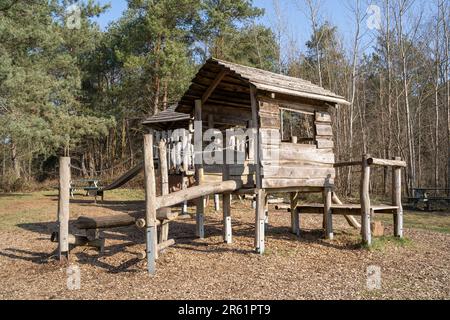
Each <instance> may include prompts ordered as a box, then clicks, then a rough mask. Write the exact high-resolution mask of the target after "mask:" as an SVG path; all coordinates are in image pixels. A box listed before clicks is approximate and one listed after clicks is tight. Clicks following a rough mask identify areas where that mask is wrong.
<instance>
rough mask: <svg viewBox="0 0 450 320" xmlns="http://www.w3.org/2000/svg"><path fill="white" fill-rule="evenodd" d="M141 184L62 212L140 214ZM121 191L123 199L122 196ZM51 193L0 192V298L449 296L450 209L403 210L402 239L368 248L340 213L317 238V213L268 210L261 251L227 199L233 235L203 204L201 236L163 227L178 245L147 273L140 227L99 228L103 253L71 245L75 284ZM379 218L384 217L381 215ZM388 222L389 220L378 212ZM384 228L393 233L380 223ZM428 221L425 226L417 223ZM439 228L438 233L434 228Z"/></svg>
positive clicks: (243, 211) (238, 208)
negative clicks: (328, 234) (298, 231)
mask: <svg viewBox="0 0 450 320" xmlns="http://www.w3.org/2000/svg"><path fill="white" fill-rule="evenodd" d="M141 199H143V193H142V192H139V191H120V192H113V193H107V198H106V202H105V203H104V204H103V205H94V204H93V203H92V201H90V199H88V198H84V197H77V199H76V200H75V201H73V202H72V204H71V217H72V218H73V219H75V218H76V217H78V216H80V215H91V216H96V215H105V214H120V213H123V212H126V213H129V214H132V215H139V214H142V210H143V203H142V202H141V201H140V200H141ZM125 200H126V201H125ZM56 206H57V198H56V197H55V193H54V192H42V193H34V194H30V195H8V196H4V195H0V282H1V284H2V285H1V286H0V299H187V300H189V299H449V298H450V289H449V287H450V270H449V265H450V235H449V234H448V228H449V227H450V218H449V216H450V214H448V213H447V214H445V213H439V214H432V215H430V214H428V213H423V214H419V213H413V214H411V213H409V212H408V213H407V214H406V217H405V220H406V230H405V234H406V236H407V240H403V241H398V240H396V239H393V238H391V237H389V236H387V237H385V238H382V239H378V240H376V242H375V244H374V246H373V247H372V248H371V249H370V250H367V249H365V248H362V247H361V245H360V244H359V241H360V237H359V235H358V233H357V232H356V231H354V230H352V229H351V228H349V227H348V226H347V225H346V223H345V220H343V219H341V218H339V217H337V218H335V229H336V239H335V240H334V241H325V240H323V239H322V234H321V232H320V231H318V229H319V228H320V226H321V224H322V222H321V218H320V217H319V216H308V217H305V218H304V219H303V220H302V231H303V233H302V237H301V239H297V238H296V237H295V236H293V235H291V234H290V233H289V228H288V226H289V219H290V218H289V214H287V213H284V212H277V211H275V210H271V216H270V225H269V227H268V230H267V252H266V254H265V255H264V256H259V255H256V254H254V253H253V233H254V227H253V219H254V212H253V210H251V209H250V207H249V203H241V202H239V201H235V202H234V203H233V231H234V234H233V244H232V245H225V244H224V243H223V241H222V238H221V223H222V219H221V213H215V212H213V211H212V210H211V208H209V209H208V210H209V212H208V215H207V220H206V239H205V240H199V239H195V238H194V237H193V235H194V230H195V225H194V222H193V221H186V222H177V223H174V224H173V225H172V226H171V237H173V238H175V239H176V241H177V244H176V245H175V246H174V247H172V248H170V249H168V250H167V251H166V252H165V254H164V255H162V256H161V258H160V259H159V261H158V265H157V268H158V274H157V276H156V277H154V278H150V277H149V276H148V275H147V274H146V272H145V262H144V261H139V260H138V259H137V258H136V254H137V253H138V252H140V251H142V250H144V247H145V245H144V235H143V234H142V233H141V232H140V231H138V230H137V229H136V228H134V227H131V228H120V229H115V230H111V231H107V232H105V236H106V238H107V243H106V245H107V248H106V252H105V253H104V254H103V255H101V256H99V255H98V253H97V252H96V251H95V250H91V249H86V248H76V249H75V250H73V252H72V255H71V259H72V260H71V263H73V264H76V265H78V266H79V267H80V269H81V290H76V291H70V290H67V287H66V281H67V276H66V268H65V266H61V265H58V264H56V263H55V262H54V260H53V259H52V258H51V257H52V255H53V252H54V250H55V248H56V246H55V245H54V244H52V243H50V241H49V234H50V232H51V230H52V228H54V225H55V224H54V223H53V222H52V221H54V220H55V217H56ZM383 219H387V218H384V217H383ZM386 221H388V220H386ZM387 229H388V230H387V232H388V234H391V233H392V230H391V227H390V226H389V225H388V226H387ZM425 229H427V230H425ZM439 231H441V232H439ZM371 265H376V266H379V267H381V270H382V289H381V290H377V291H369V290H368V289H367V286H366V281H367V277H366V270H367V267H368V266H371Z"/></svg>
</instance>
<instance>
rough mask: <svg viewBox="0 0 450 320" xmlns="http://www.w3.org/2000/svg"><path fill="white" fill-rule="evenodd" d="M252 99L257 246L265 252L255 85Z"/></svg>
mask: <svg viewBox="0 0 450 320" xmlns="http://www.w3.org/2000/svg"><path fill="white" fill-rule="evenodd" d="M250 101H251V106H252V122H251V125H252V129H253V137H252V138H253V144H252V147H253V150H254V154H253V158H254V159H253V160H254V163H255V169H256V170H255V171H256V210H255V211H256V212H255V247H256V252H258V253H259V254H264V251H265V226H266V217H265V215H266V214H265V211H266V210H265V204H266V197H267V195H266V192H265V190H264V189H263V188H262V175H261V154H260V153H261V152H260V141H259V123H260V122H259V115H258V112H259V106H258V98H257V89H256V87H255V86H254V85H250Z"/></svg>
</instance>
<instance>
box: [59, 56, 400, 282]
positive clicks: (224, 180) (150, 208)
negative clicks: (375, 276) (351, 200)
mask: <svg viewBox="0 0 450 320" xmlns="http://www.w3.org/2000/svg"><path fill="white" fill-rule="evenodd" d="M348 104H349V103H348V102H347V101H346V100H345V99H344V98H343V97H341V96H338V95H336V94H334V93H332V92H330V91H328V90H325V89H323V88H321V87H319V86H316V85H314V84H312V83H311V82H308V81H305V80H302V79H298V78H293V77H288V76H284V75H279V74H275V73H271V72H267V71H263V70H259V69H255V68H250V67H245V66H241V65H237V64H234V63H229V62H225V61H221V60H216V59H210V60H208V61H207V62H206V63H205V65H203V66H202V68H201V69H200V70H199V71H198V73H197V75H196V76H195V78H194V79H193V80H192V84H191V85H190V87H189V89H188V90H187V92H186V93H185V94H184V96H183V97H182V98H181V100H180V101H179V103H178V104H177V105H175V106H173V107H170V108H168V109H167V110H166V111H163V112H161V113H159V114H158V115H156V116H154V117H151V118H149V119H147V120H145V121H144V126H145V127H146V128H147V131H148V132H147V133H146V134H145V135H144V158H145V159H144V164H143V168H144V171H145V191H146V210H145V211H146V213H145V219H139V221H137V225H138V226H139V227H140V228H145V230H146V244H147V245H146V252H145V254H144V255H143V256H146V257H147V263H148V271H149V272H150V273H152V274H153V273H154V272H155V260H156V259H157V256H158V253H159V251H160V250H162V249H163V248H166V247H167V246H168V245H171V244H173V242H174V241H173V240H169V239H168V227H169V224H170V221H173V219H176V217H177V215H176V214H173V212H171V210H170V208H173V207H174V206H178V205H182V204H183V206H184V209H183V210H182V211H186V204H187V202H188V201H195V204H196V215H195V218H196V225H197V228H196V229H197V236H198V237H200V238H203V237H204V212H205V197H209V196H212V195H215V201H216V209H217V208H218V205H217V202H218V199H219V198H218V195H223V197H222V200H223V205H222V208H223V238H224V241H225V242H226V243H231V242H232V212H231V201H230V200H231V197H232V196H233V195H237V196H242V195H251V196H254V198H255V200H256V205H255V248H256V251H257V252H259V253H261V254H262V253H264V250H265V241H264V240H265V230H266V228H265V226H266V222H267V219H266V218H267V217H266V216H267V214H268V205H267V203H268V202H267V199H268V195H270V194H289V195H290V199H291V204H290V211H291V229H292V232H293V233H295V234H298V235H300V216H301V215H302V214H309V213H312V214H318V213H319V214H323V217H324V230H325V237H326V238H328V239H332V238H333V224H332V220H333V219H332V217H333V215H344V216H345V217H346V218H347V221H348V222H349V223H350V224H351V225H352V226H353V227H355V228H359V227H360V228H361V234H362V238H363V242H364V243H366V244H369V245H370V243H371V219H372V218H373V217H374V215H375V214H376V213H384V214H392V215H393V217H394V226H395V227H394V232H395V235H396V236H398V237H402V236H403V209H402V204H401V168H402V167H405V166H406V163H405V162H404V161H401V159H400V158H395V159H392V160H384V159H376V158H372V157H371V156H369V155H364V156H363V157H362V159H360V160H357V161H352V162H347V163H336V155H335V152H334V140H333V139H334V138H333V118H332V116H331V112H330V111H331V109H332V108H336V107H337V106H338V105H341V106H343V107H345V106H346V105H348ZM230 130H233V132H238V134H234V135H232V138H229V137H228V133H229V132H230ZM219 137H220V138H219ZM211 146H213V147H211ZM207 159H209V160H211V159H216V160H217V159H222V160H224V161H222V162H220V161H219V162H213V163H211V162H210V161H206V160H207ZM230 159H232V161H230ZM375 165H378V166H389V167H392V182H393V183H392V203H390V204H389V205H381V206H380V205H377V206H374V205H372V204H371V202H370V196H369V193H370V168H371V166H375ZM343 166H359V167H360V168H361V188H360V198H361V204H360V205H345V204H343V203H342V202H340V200H339V199H338V197H337V196H336V195H335V194H334V184H335V178H336V168H337V167H343ZM62 167H64V166H62ZM174 176H178V177H180V180H179V187H177V188H171V187H170V186H171V183H170V181H171V180H173V179H172V178H173V177H174ZM157 183H158V184H161V186H160V188H159V186H158V188H157V186H156V184H157ZM62 185H64V183H62ZM172 185H173V184H172ZM61 190H62V189H61ZM157 190H158V193H157ZM159 190H160V191H159ZM302 193H319V194H322V195H323V202H322V203H321V204H312V205H302V206H299V205H298V198H299V195H300V194H302ZM63 198H64V199H62V200H61V196H60V209H61V208H62V210H61V212H63V213H64V211H65V210H64V206H65V205H66V201H67V200H66V198H68V197H67V196H64V193H63ZM61 206H62V207H61ZM182 213H184V212H182ZM353 216H361V221H360V223H359V222H358V221H357V220H356V219H355V218H354V217H353ZM67 219H68V217H65V218H63V219H61V214H60V233H59V234H60V235H64V234H67V232H68V227H67V224H66V223H65V222H64V223H61V220H63V221H66V220H67ZM91 220H92V219H91ZM91 220H90V221H91ZM67 221H68V220H67ZM94 222H95V223H92V226H90V227H91V228H94V229H98V228H99V226H103V227H104V228H107V227H111V225H109V224H104V225H103V224H101V223H98V222H97V221H94ZM125 222H126V223H127V224H130V221H129V219H125ZM131 223H133V221H132V222H131ZM116 225H117V224H114V226H116ZM158 235H159V236H158ZM59 238H60V240H59V241H60V253H61V248H63V249H64V248H66V247H67V246H66V244H64V243H61V241H63V242H64V241H65V240H64V237H59ZM61 239H62V240H61ZM62 251H64V250H62Z"/></svg>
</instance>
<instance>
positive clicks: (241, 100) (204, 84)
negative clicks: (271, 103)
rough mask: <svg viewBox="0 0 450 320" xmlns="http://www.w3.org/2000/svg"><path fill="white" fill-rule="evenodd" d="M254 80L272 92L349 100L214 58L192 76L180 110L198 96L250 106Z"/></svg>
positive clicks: (302, 82) (337, 101)
mask: <svg viewBox="0 0 450 320" xmlns="http://www.w3.org/2000/svg"><path fill="white" fill-rule="evenodd" d="M250 84H251V85H254V86H255V87H256V88H257V89H258V90H260V91H265V92H268V93H276V94H282V95H286V96H293V97H300V98H305V99H310V100H318V101H323V102H328V103H330V104H333V105H336V104H344V105H348V104H349V102H348V101H346V100H345V98H344V97H342V96H339V95H337V94H335V93H333V92H331V91H329V90H326V89H324V88H322V87H319V86H317V85H315V84H313V83H311V82H309V81H306V80H303V79H300V78H294V77H289V76H285V75H281V74H277V73H273V72H269V71H264V70H260V69H256V68H251V67H246V66H242V65H239V64H235V63H231V62H226V61H222V60H218V59H214V58H212V59H209V60H208V61H207V62H206V63H205V65H203V67H202V68H201V69H200V70H199V72H198V73H197V75H196V76H195V78H194V79H193V80H192V84H191V86H190V87H189V89H188V91H187V92H186V93H185V95H184V96H183V98H182V99H181V100H180V102H179V104H178V107H177V109H176V111H178V112H184V113H189V112H191V111H192V108H193V106H194V101H195V100H196V99H202V100H210V101H211V102H213V103H223V102H226V103H227V104H228V105H233V104H235V105H236V106H238V105H247V106H248V105H250V97H249V93H250V89H249V85H250ZM211 90H212V91H211ZM205 96H206V99H205ZM204 102H205V101H204Z"/></svg>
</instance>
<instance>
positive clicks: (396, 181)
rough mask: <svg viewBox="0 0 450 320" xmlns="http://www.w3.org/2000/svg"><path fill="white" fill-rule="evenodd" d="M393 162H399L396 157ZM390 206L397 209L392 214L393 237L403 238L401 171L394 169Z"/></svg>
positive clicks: (397, 168)
mask: <svg viewBox="0 0 450 320" xmlns="http://www.w3.org/2000/svg"><path fill="white" fill-rule="evenodd" d="M394 160H398V161H401V158H399V157H396V158H394ZM392 204H393V205H394V206H396V207H397V213H396V214H394V236H396V237H399V238H403V206H402V169H401V168H400V167H394V168H393V169H392Z"/></svg>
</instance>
